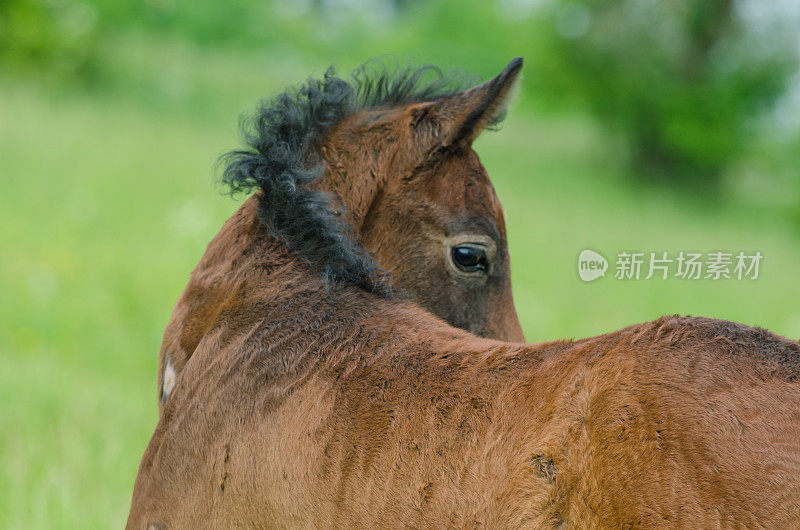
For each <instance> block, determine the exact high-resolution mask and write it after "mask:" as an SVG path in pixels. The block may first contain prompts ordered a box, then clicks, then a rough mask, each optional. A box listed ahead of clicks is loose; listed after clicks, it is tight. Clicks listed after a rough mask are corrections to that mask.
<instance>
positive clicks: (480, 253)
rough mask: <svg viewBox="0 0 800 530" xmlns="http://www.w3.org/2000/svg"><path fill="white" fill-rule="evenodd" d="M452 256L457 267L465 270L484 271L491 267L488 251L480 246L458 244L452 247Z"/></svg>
mask: <svg viewBox="0 0 800 530" xmlns="http://www.w3.org/2000/svg"><path fill="white" fill-rule="evenodd" d="M450 256H451V257H452V258H453V263H455V264H456V267H458V268H459V269H461V270H462V271H465V272H482V271H485V270H487V269H488V268H489V262H488V260H487V259H486V251H485V250H484V249H482V248H481V247H478V246H473V245H458V246H455V247H452V249H451V250H450Z"/></svg>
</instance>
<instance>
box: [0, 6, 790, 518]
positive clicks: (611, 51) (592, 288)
mask: <svg viewBox="0 0 800 530" xmlns="http://www.w3.org/2000/svg"><path fill="white" fill-rule="evenodd" d="M799 35H800V4H798V3H797V2H795V1H794V0H775V1H773V2H763V1H758V0H670V1H666V0H662V1H659V0H572V1H567V0H563V1H561V0H492V1H477V0H459V1H427V2H426V1H421V0H419V1H414V0H394V1H388V0H382V1H377V0H376V1H372V2H367V1H365V0H364V1H353V0H305V1H290V0H282V1H277V0H276V1H272V2H268V1H261V2H259V1H253V0H229V1H227V2H210V1H200V0H146V1H143V2H117V1H115V0H3V1H2V2H0V183H2V193H0V257H2V259H0V527H3V528H39V527H53V528H94V527H98V528H107V527H120V526H122V525H123V524H124V522H125V518H126V516H127V510H128V506H129V502H130V495H131V490H132V486H133V481H134V478H135V475H136V470H137V467H138V463H139V458H140V456H141V454H142V452H143V450H144V447H145V445H146V443H147V441H148V439H149V436H150V434H151V432H152V430H153V428H154V426H155V422H156V416H157V407H156V390H155V386H156V377H155V374H156V356H157V351H158V347H159V343H160V337H161V332H162V330H163V327H164V325H165V324H166V322H167V320H168V318H169V314H170V311H171V308H172V305H173V304H174V302H175V300H176V299H177V297H178V295H179V293H180V291H181V290H182V288H183V286H184V285H185V283H186V281H187V278H188V274H189V272H190V271H191V269H192V268H193V266H194V265H195V263H196V262H197V261H198V260H199V258H200V256H201V255H202V253H203V251H204V248H205V244H206V243H207V242H208V240H209V239H210V238H211V237H212V236H213V235H214V234H215V233H216V231H217V230H218V228H219V226H220V225H221V224H222V222H223V221H224V220H225V219H226V218H227V217H228V216H229V215H230V214H231V213H232V212H233V211H234V209H235V208H236V207H237V205H238V204H239V201H233V200H231V199H230V198H228V197H226V196H223V195H222V194H221V193H220V188H219V186H218V185H217V184H216V180H215V179H216V175H215V174H214V164H215V161H216V159H217V157H218V156H219V155H220V154H221V153H222V152H224V151H225V150H227V149H230V148H232V147H234V146H237V145H238V131H237V119H238V116H239V115H240V114H241V113H243V112H245V111H248V110H250V109H252V108H253V107H254V105H255V103H256V102H257V101H258V100H259V99H260V98H262V97H265V96H269V95H271V94H274V93H275V92H276V91H278V90H280V89H281V88H282V87H284V86H286V85H289V84H295V83H298V82H300V81H302V80H304V79H305V78H306V77H308V76H311V75H315V76H316V75H319V74H321V72H323V71H324V69H325V68H326V67H327V66H329V65H335V66H337V67H338V69H339V70H340V71H341V72H346V71H348V70H350V69H352V68H354V67H356V66H358V65H359V64H360V63H361V62H363V61H364V60H365V59H367V58H370V57H374V56H377V55H381V54H384V53H392V54H395V55H397V56H398V57H399V58H400V59H401V60H411V61H412V62H415V63H434V64H439V65H441V66H444V67H458V68H462V69H464V70H468V71H471V72H474V73H476V74H479V75H480V76H482V77H483V78H484V79H486V78H489V77H490V76H492V75H494V74H496V73H497V72H499V71H500V70H501V69H502V68H503V67H504V66H505V65H506V64H507V62H508V61H509V60H510V59H511V58H512V57H514V56H517V55H521V56H524V57H525V59H526V66H525V70H524V74H525V79H524V86H523V89H522V91H521V94H520V96H519V98H518V101H517V103H516V105H515V106H514V107H513V108H512V110H511V112H510V113H509V116H508V118H507V120H506V122H505V124H504V127H503V129H502V130H501V131H500V132H497V133H486V134H485V135H484V136H483V137H482V138H480V139H479V141H478V142H477V143H476V146H475V147H476V150H477V151H478V153H479V154H480V156H481V158H482V160H483V162H484V164H485V166H486V167H487V170H488V171H489V174H490V175H491V176H492V177H493V180H494V182H495V185H496V188H497V191H498V194H499V195H500V198H501V200H502V201H503V202H504V205H505V208H506V214H507V220H508V224H509V238H510V248H511V253H512V257H513V268H512V269H513V275H514V278H513V281H514V294H515V300H516V304H517V307H518V310H519V314H520V317H521V319H522V322H523V327H524V329H525V331H526V334H527V337H528V338H529V340H531V341H538V340H545V339H554V338H558V337H583V336H590V335H594V334H599V333H603V332H606V331H611V330H614V329H616V328H619V327H622V326H625V325H628V324H631V323H634V322H640V321H644V320H649V319H653V318H655V317H657V316H659V315H662V314H665V313H681V314H694V315H707V316H713V317H718V318H725V319H731V320H736V321H741V322H744V323H747V324H752V325H758V326H763V327H767V328H769V329H771V330H773V331H775V332H777V333H780V334H784V335H787V336H789V337H792V338H798V337H800V282H798V280H797V274H798V272H800V157H798V150H799V149H800V134H799V133H798V130H799V129H800V76H798V59H797V56H798V44H799V43H798V36H799ZM584 248H592V249H595V250H598V251H600V252H601V253H603V254H604V255H605V256H606V257H607V258H609V260H610V261H612V264H611V266H612V269H613V260H614V257H615V255H616V254H617V253H618V252H621V251H642V252H651V251H653V252H661V251H669V252H671V253H677V252H678V251H681V250H684V251H701V252H712V251H718V250H722V251H727V252H738V251H740V250H743V251H747V252H755V251H760V252H761V253H762V254H763V255H764V260H763V262H762V266H761V274H760V278H759V279H758V280H756V281H736V280H722V281H717V282H715V281H711V280H698V281H689V280H680V279H675V278H671V279H669V280H648V281H644V280H640V281H621V280H615V279H614V278H613V270H612V271H611V274H609V275H607V276H606V277H605V278H602V279H599V280H597V281H595V282H593V283H584V282H582V281H580V280H579V278H578V275H577V269H576V267H577V265H576V259H577V256H578V253H579V252H580V251H581V250H582V249H584Z"/></svg>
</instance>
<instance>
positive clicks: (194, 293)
mask: <svg viewBox="0 0 800 530" xmlns="http://www.w3.org/2000/svg"><path fill="white" fill-rule="evenodd" d="M257 205H258V201H257V197H256V196H253V197H250V198H249V199H248V200H247V201H245V203H244V204H243V205H242V206H241V207H240V208H239V209H238V210H237V211H236V213H234V214H233V215H232V216H231V217H230V218H229V219H228V220H227V221H226V222H225V224H224V225H223V227H222V229H221V230H220V231H219V233H218V234H217V235H216V236H214V238H213V239H212V240H211V241H210V242H209V244H208V246H207V247H206V252H205V254H203V257H202V258H201V259H200V262H199V263H198V264H197V266H196V267H195V269H194V270H193V271H192V274H191V277H190V279H189V283H188V284H187V285H186V288H185V289H184V291H183V293H182V294H181V296H180V298H179V299H178V302H177V303H176V304H175V308H174V309H173V311H172V315H171V317H170V320H169V322H168V323H167V327H166V329H165V330H164V337H163V340H162V345H161V355H160V358H161V360H162V361H164V360H165V359H164V357H165V355H166V356H168V357H169V359H168V362H169V363H170V364H171V366H172V367H173V368H174V369H175V370H176V371H180V370H181V369H182V368H183V366H184V365H185V364H186V362H187V361H188V360H189V357H191V356H192V353H193V352H194V350H195V348H196V347H197V345H198V344H199V342H200V340H201V339H202V338H203V337H204V336H205V335H206V333H207V332H208V330H209V329H210V327H211V326H212V325H213V324H214V321H215V320H216V319H217V317H218V316H219V314H220V313H221V311H222V310H223V309H224V307H225V306H226V304H227V303H229V301H230V299H231V297H232V296H233V295H234V293H235V291H236V285H237V283H238V282H237V277H238V276H240V275H241V273H242V268H243V265H244V264H245V263H246V262H248V261H249V260H250V258H249V254H250V250H251V249H252V247H253V243H254V241H255V239H256V237H257V234H258V232H257V229H258V216H257ZM162 368H163V367H162Z"/></svg>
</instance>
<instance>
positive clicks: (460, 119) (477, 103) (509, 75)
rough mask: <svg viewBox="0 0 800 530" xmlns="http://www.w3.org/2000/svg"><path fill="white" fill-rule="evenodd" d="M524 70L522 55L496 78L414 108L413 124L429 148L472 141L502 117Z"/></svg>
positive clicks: (428, 149)
mask: <svg viewBox="0 0 800 530" xmlns="http://www.w3.org/2000/svg"><path fill="white" fill-rule="evenodd" d="M521 69H522V57H517V58H516V59H514V60H513V61H511V62H510V63H509V64H508V66H506V68H505V69H504V70H503V71H502V72H501V73H500V75H498V76H497V77H495V78H494V79H491V80H489V81H487V82H485V83H483V84H480V85H478V86H475V87H472V88H470V89H468V90H464V91H462V92H457V93H455V94H453V95H451V96H447V97H445V98H442V99H440V100H438V101H435V102H433V103H424V104H420V105H417V106H415V107H414V108H412V115H413V117H412V125H413V126H414V127H415V129H417V131H418V133H419V136H418V138H419V140H420V141H421V142H422V143H424V144H428V145H427V146H426V147H427V148H426V149H425V150H426V151H430V150H432V149H435V148H439V147H443V148H447V147H450V146H452V145H456V144H466V145H469V144H471V143H472V142H473V141H474V140H475V138H477V137H478V135H479V134H480V133H481V131H483V130H484V129H485V128H486V127H488V126H489V125H492V124H493V123H494V122H495V121H496V120H497V119H498V118H501V117H502V115H503V112H504V111H505V106H506V103H507V102H508V99H509V96H510V94H511V92H512V91H513V88H514V86H515V84H516V81H517V79H518V78H519V72H520V70H521Z"/></svg>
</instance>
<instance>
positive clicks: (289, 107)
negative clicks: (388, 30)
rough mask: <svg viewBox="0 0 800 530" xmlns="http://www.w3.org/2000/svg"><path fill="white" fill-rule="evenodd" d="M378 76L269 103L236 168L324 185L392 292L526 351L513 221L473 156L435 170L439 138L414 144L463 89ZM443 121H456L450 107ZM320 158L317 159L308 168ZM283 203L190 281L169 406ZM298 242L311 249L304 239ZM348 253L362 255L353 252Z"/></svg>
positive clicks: (239, 232) (178, 310)
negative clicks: (430, 109)
mask: <svg viewBox="0 0 800 530" xmlns="http://www.w3.org/2000/svg"><path fill="white" fill-rule="evenodd" d="M380 66H381V64H380V63H377V62H373V63H367V65H365V66H364V67H362V68H361V69H360V70H357V71H356V72H355V73H354V75H353V79H352V81H351V82H349V83H347V82H345V81H343V80H341V79H337V78H336V77H335V76H334V75H333V73H332V72H329V73H328V75H327V76H326V78H325V80H324V81H323V82H321V83H320V82H311V84H310V85H308V86H307V87H304V88H303V89H301V90H300V91H299V92H287V93H286V94H282V95H281V96H279V97H278V98H277V99H276V100H275V101H273V102H269V103H266V104H265V105H264V106H263V107H262V108H261V109H260V112H259V113H258V114H257V116H256V119H255V122H254V124H253V125H254V128H255V131H254V132H252V133H250V135H249V136H248V143H249V144H250V147H251V148H252V149H253V150H254V151H253V152H247V153H238V154H234V155H233V156H234V158H233V161H234V162H237V159H236V156H240V157H241V156H244V157H245V158H244V160H247V161H249V162H252V161H254V160H255V161H257V162H258V164H257V165H256V166H250V167H248V168H247V169H246V170H247V171H268V172H270V173H273V174H278V173H280V172H281V171H283V172H289V173H294V174H295V175H294V177H292V178H297V174H299V176H300V179H301V180H303V179H305V180H308V179H309V178H314V177H316V176H317V175H319V178H318V180H315V181H313V182H310V183H309V184H310V185H312V186H313V187H314V188H315V189H317V190H320V191H324V192H327V193H328V194H329V195H332V196H333V197H335V201H336V208H337V210H340V211H341V213H342V215H343V216H345V218H344V219H343V221H345V222H346V223H347V231H348V232H349V233H350V234H351V235H352V236H353V237H354V238H356V239H357V240H358V241H359V243H360V244H361V246H363V248H364V249H365V250H366V251H367V252H368V253H369V254H371V255H372V256H374V257H375V258H376V261H377V266H379V267H380V268H381V270H383V271H386V272H387V273H388V274H390V275H391V278H392V287H393V288H394V289H396V290H401V291H403V292H404V293H405V294H406V295H407V296H409V297H411V298H413V299H414V300H416V301H417V302H418V303H419V304H420V305H422V306H423V307H424V308H426V309H428V310H429V311H431V312H432V313H433V314H435V315H436V316H438V317H440V318H442V319H443V320H445V321H447V322H448V323H450V324H452V325H453V326H456V327H460V328H463V329H466V330H469V331H470V332H472V333H474V334H476V335H481V336H485V337H491V338H496V339H501V340H508V341H515V342H521V341H523V340H524V337H523V335H522V328H521V327H520V325H519V319H518V317H517V313H516V310H515V309H514V302H513V299H512V296H511V279H510V278H511V273H510V269H509V266H510V263H509V256H508V246H507V243H506V227H505V220H504V216H503V209H502V206H501V205H500V201H499V200H498V199H497V195H496V194H495V191H494V188H493V187H492V184H491V182H490V181H489V177H488V175H487V174H486V171H485V170H484V169H483V166H482V165H481V163H480V162H479V160H478V157H477V156H476V155H475V154H474V153H469V156H468V157H465V158H464V159H462V160H460V161H459V163H458V164H449V165H434V164H432V163H431V161H432V159H429V158H427V155H426V153H427V151H428V150H430V149H432V148H433V147H438V146H434V145H433V144H432V143H431V141H432V140H431V138H429V137H428V136H427V135H428V134H429V132H428V131H424V134H417V135H412V134H410V133H411V131H412V129H411V128H409V123H408V122H409V120H411V119H421V118H422V116H421V115H420V114H419V113H420V112H422V111H423V110H422V109H419V108H417V107H418V106H419V105H418V104H419V103H420V102H422V101H434V100H439V99H442V98H445V97H446V96H450V97H451V98H452V97H454V96H455V94H456V93H457V92H458V91H459V90H458V89H457V82H455V81H453V80H452V79H450V78H448V77H446V76H444V75H442V74H441V73H440V71H439V70H438V69H436V68H432V67H424V68H421V69H418V70H412V69H408V70H403V71H398V72H394V75H391V74H390V73H388V72H387V71H386V70H382V71H381V70H380ZM373 67H377V68H373ZM371 69H374V70H375V72H374V73H372V72H371ZM371 73H372V75H370V74H371ZM376 74H377V75H376ZM313 98H324V99H325V101H319V102H317V103H319V108H314V109H312V108H311V107H310V106H309V105H307V104H310V103H312V101H311V100H312V99H313ZM441 110H442V112H448V111H449V109H448V106H447V105H443V106H442V109H441ZM453 110H456V107H455V106H454V107H453ZM326 113H328V114H330V115H327V114H326ZM412 127H413V125H412ZM323 135H324V136H323ZM400 141H406V142H409V148H407V149H396V148H393V147H392V145H393V144H394V143H396V142H400ZM317 144H318V145H317ZM286 147H288V148H289V151H285V150H284V149H285V148H286ZM312 148H314V149H316V150H317V152H316V153H310V154H311V155H312V159H311V160H309V159H308V155H309V153H308V151H309V150H311V149H312ZM411 177H413V178H411ZM279 178H280V177H279ZM232 184H234V189H236V190H240V189H242V188H250V183H249V182H248V183H246V184H245V185H244V186H243V185H242V183H241V182H240V181H238V180H236V181H234V182H232ZM287 185H289V184H288V183H287ZM309 197H311V196H309ZM279 199H280V198H279ZM273 200H275V197H274V196H269V197H268V196H266V195H265V194H264V192H262V191H259V192H258V193H257V194H256V195H255V196H254V197H251V198H250V199H248V200H247V201H246V202H245V204H244V205H243V206H242V208H241V209H240V210H239V211H238V212H237V213H236V214H235V215H234V216H233V217H232V218H231V219H229V220H228V222H227V223H225V226H224V227H223V228H222V230H221V231H220V232H219V234H218V235H217V236H216V237H215V238H214V239H213V240H212V241H211V243H209V245H208V249H207V250H206V253H205V255H204V256H203V258H202V259H201V260H200V263H199V264H198V265H197V267H196V268H195V270H194V271H193V272H192V276H191V278H190V280H189V283H188V285H187V286H186V288H185V290H184V292H183V294H182V295H181V297H180V299H179V300H178V303H177V304H176V306H175V308H174V309H173V312H172V316H171V318H170V321H169V323H168V324H167V327H166V330H165V332H164V338H163V341H162V345H161V350H160V352H159V370H158V389H159V398H160V399H159V403H160V405H162V406H163V403H164V402H165V401H166V400H167V399H168V398H169V395H170V393H171V392H172V389H173V388H174V386H175V384H176V381H177V379H178V376H179V374H180V372H181V371H182V370H183V367H184V366H185V365H186V362H187V361H188V360H189V358H190V357H191V356H192V353H193V352H194V350H195V348H197V345H198V344H199V343H200V340H201V339H202V338H203V336H205V334H206V333H207V332H208V331H209V329H211V327H212V326H213V325H214V323H215V321H216V320H217V318H218V317H219V315H220V314H221V312H222V311H223V310H225V309H226V307H227V306H228V305H229V304H230V303H231V301H233V300H235V299H236V297H237V296H238V294H239V293H237V292H236V288H237V286H238V285H240V283H239V279H238V274H239V267H238V265H237V263H238V262H239V261H240V260H241V259H242V256H243V254H244V253H246V252H247V251H248V250H249V248H250V240H251V238H252V237H253V236H254V235H255V234H258V233H259V232H260V231H261V230H263V227H262V226H261V223H260V222H259V218H258V212H259V203H261V204H263V203H265V202H269V201H273ZM305 200H308V199H305ZM314 200H324V197H323V196H316V197H315V199H314ZM268 206H269V208H281V209H283V210H282V211H281V212H280V214H281V215H294V214H293V212H292V210H293V209H294V208H296V206H295V205H293V204H291V203H283V204H281V203H277V204H276V203H271V204H269V205H268ZM311 230H312V231H313V230H314V228H311ZM278 235H279V234H278ZM295 235H296V238H295V239H301V238H302V237H305V235H306V234H299V233H298V234H295ZM326 244H327V245H330V242H329V243H326ZM333 250H334V251H335V249H333ZM348 252H350V253H357V254H363V253H362V252H360V251H359V250H358V249H357V248H355V247H354V248H350V249H349V250H348ZM301 255H303V254H302V253H301ZM359 259H361V260H366V259H367V258H366V256H365V255H361V256H360V257H359ZM336 270H337V269H335V268H333V269H331V270H329V271H328V273H327V274H335V271H336ZM332 279H334V280H335V279H336V278H332Z"/></svg>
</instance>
